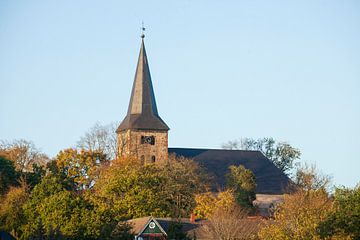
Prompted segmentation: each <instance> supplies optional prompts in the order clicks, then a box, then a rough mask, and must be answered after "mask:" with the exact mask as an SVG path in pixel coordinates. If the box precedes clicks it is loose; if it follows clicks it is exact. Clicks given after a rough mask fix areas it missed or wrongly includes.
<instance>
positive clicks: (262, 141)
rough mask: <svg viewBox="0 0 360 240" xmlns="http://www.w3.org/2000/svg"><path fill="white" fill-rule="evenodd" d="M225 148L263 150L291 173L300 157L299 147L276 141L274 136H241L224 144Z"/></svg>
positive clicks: (286, 171) (268, 156) (269, 157)
mask: <svg viewBox="0 0 360 240" xmlns="http://www.w3.org/2000/svg"><path fill="white" fill-rule="evenodd" d="M222 147H223V148H224V149H238V150H254V151H261V152H262V153H263V154H264V155H265V156H266V157H267V158H268V159H270V160H271V161H272V162H273V163H274V164H275V165H276V166H277V167H278V168H279V169H280V170H281V171H283V172H284V173H285V174H287V175H289V174H290V173H291V171H292V170H293V169H294V167H295V161H296V160H298V159H300V155H301V152H300V150H299V149H297V148H294V147H292V146H291V145H290V144H289V143H287V142H276V141H275V139H273V138H271V137H270V138H259V139H252V138H241V139H239V140H234V141H229V142H227V143H225V144H223V146H222Z"/></svg>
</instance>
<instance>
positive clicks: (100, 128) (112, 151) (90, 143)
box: [77, 122, 118, 160]
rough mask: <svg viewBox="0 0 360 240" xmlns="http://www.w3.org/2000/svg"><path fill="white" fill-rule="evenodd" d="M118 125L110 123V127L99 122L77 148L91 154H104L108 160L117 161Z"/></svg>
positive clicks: (86, 134) (83, 137)
mask: <svg viewBox="0 0 360 240" xmlns="http://www.w3.org/2000/svg"><path fill="white" fill-rule="evenodd" d="M117 125H118V124H117V123H110V124H108V125H101V124H100V123H98V122H97V123H95V125H94V126H93V127H91V128H90V130H89V131H87V132H86V133H85V135H84V136H82V137H81V138H80V140H79V141H78V143H77V147H78V148H79V149H85V150H87V151H90V152H100V153H103V154H104V155H105V156H106V158H107V159H108V160H113V159H115V158H116V153H117V139H116V133H115V131H116V128H117Z"/></svg>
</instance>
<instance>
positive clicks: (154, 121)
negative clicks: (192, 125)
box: [116, 34, 291, 209]
mask: <svg viewBox="0 0 360 240" xmlns="http://www.w3.org/2000/svg"><path fill="white" fill-rule="evenodd" d="M144 37H145V35H144V34H142V35H141V47H140V53H139V58H138V63H137V67H136V72H135V78H134V83H133V87H132V92H131V97H130V103H129V107H128V111H127V115H126V116H125V118H124V120H123V121H122V122H121V123H120V125H119V127H118V128H117V130H116V133H117V141H118V154H119V156H135V157H136V158H137V159H139V161H141V162H142V163H143V164H150V163H151V164H162V163H165V162H166V161H167V160H168V156H169V154H176V155H179V156H184V157H187V158H190V159H192V160H194V161H195V162H197V163H199V164H200V165H201V166H202V167H203V168H204V169H205V170H206V171H207V172H208V173H209V174H210V175H212V176H214V178H215V184H216V186H214V189H222V188H224V186H225V181H226V178H225V176H226V173H227V172H228V168H229V166H231V165H235V166H239V165H243V166H244V167H245V168H247V169H250V170H251V171H252V172H253V173H254V174H255V177H256V184H257V188H256V198H257V199H256V201H255V203H254V204H257V205H258V206H259V208H260V209H261V208H264V209H267V207H268V206H269V205H270V204H272V203H276V202H279V201H280V202H281V201H282V197H283V194H284V193H286V192H287V191H288V190H289V187H290V184H291V181H290V179H289V178H288V177H287V176H286V175H285V174H284V173H283V172H282V171H280V170H279V169H278V168H277V167H276V166H275V165H274V164H273V163H272V162H271V161H270V160H269V159H268V158H266V157H265V156H264V155H263V154H262V153H261V152H260V151H244V150H224V149H196V148H169V147H168V131H169V130H170V128H169V127H168V125H167V124H166V123H165V121H164V120H163V119H161V117H160V116H159V113H158V109H157V105H156V100H155V94H154V89H153V85H152V81H151V75H150V68H149V62H148V59H147V55H146V50H145V44H144ZM189 134H190V133H189Z"/></svg>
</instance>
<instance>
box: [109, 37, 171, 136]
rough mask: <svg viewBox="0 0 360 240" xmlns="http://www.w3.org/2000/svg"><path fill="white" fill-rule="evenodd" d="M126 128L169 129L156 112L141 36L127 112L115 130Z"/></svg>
mask: <svg viewBox="0 0 360 240" xmlns="http://www.w3.org/2000/svg"><path fill="white" fill-rule="evenodd" d="M127 129H141V130H164V131H167V130H169V127H168V126H167V125H166V123H165V122H164V121H163V120H162V119H161V118H160V116H159V114H158V110H157V106H156V101H155V94H154V89H153V85H152V81H151V75H150V69H149V63H148V60H147V56H146V51H145V44H144V38H143V37H142V40H141V47H140V53H139V59H138V63H137V67H136V73H135V78H134V83H133V88H132V92H131V97H130V103H129V108H128V112H127V115H126V117H125V119H124V120H123V121H122V122H121V123H120V125H119V127H118V129H117V130H116V132H120V131H123V130H127Z"/></svg>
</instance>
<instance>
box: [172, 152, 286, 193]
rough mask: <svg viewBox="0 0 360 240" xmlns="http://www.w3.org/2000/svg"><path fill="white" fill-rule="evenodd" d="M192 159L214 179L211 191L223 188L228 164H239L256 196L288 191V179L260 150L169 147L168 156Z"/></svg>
mask: <svg viewBox="0 0 360 240" xmlns="http://www.w3.org/2000/svg"><path fill="white" fill-rule="evenodd" d="M171 153H174V154H176V155H180V156H184V157H187V158H191V159H193V160H194V161H195V162H197V163H199V164H200V165H201V166H202V167H204V168H205V169H206V170H207V171H208V173H209V174H211V175H213V176H214V178H215V179H214V180H215V186H214V188H215V189H216V188H218V187H220V188H223V187H224V186H225V184H226V174H227V173H228V172H229V167H230V166H231V165H235V166H239V165H243V166H244V167H245V168H247V169H250V170H251V171H252V172H253V173H254V174H255V177H256V184H257V187H256V193H257V194H284V193H286V192H288V191H290V186H291V180H290V179H289V178H288V177H287V176H286V175H285V174H284V173H283V172H282V171H281V170H279V169H278V168H277V167H276V166H275V165H274V164H273V163H272V162H271V161H270V160H269V159H268V158H266V157H265V156H264V155H263V154H262V153H261V152H260V151H244V150H223V149H196V148H169V154H171Z"/></svg>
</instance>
